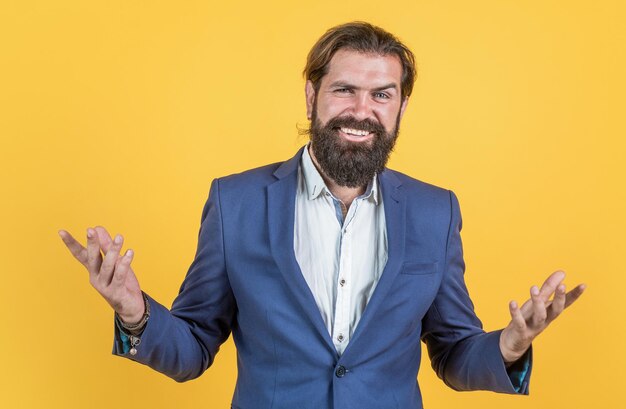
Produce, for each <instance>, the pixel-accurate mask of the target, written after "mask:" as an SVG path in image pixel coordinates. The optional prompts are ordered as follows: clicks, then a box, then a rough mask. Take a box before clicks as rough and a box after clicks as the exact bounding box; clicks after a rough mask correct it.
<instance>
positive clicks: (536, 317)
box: [530, 285, 547, 327]
mask: <svg viewBox="0 0 626 409" xmlns="http://www.w3.org/2000/svg"><path fill="white" fill-rule="evenodd" d="M530 298H531V300H532V305H533V308H532V309H533V315H532V318H531V321H532V325H533V326H534V327H541V326H542V325H543V324H544V322H545V321H546V318H547V313H546V306H545V303H544V302H543V298H542V297H541V292H540V291H539V288H538V287H537V286H536V285H533V286H532V287H531V289H530Z"/></svg>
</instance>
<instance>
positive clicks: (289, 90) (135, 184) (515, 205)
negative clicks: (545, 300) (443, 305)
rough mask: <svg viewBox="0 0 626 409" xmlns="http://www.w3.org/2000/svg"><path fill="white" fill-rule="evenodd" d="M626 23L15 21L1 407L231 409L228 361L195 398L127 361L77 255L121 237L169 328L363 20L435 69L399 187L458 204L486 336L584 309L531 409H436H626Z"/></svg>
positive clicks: (406, 9)
mask: <svg viewBox="0 0 626 409" xmlns="http://www.w3.org/2000/svg"><path fill="white" fill-rule="evenodd" d="M624 11H625V10H624V6H623V2H621V1H618V0H615V1H597V2H589V1H566V0H563V1H521V0H520V1H506V0H502V1H497V0H492V1H474V2H468V1H461V0H459V1H434V0H433V1H408V0H407V1H395V0H389V1H384V2H381V1H371V0H362V1H347V2H341V1H329V0H318V1H313V2H292V1H264V2H253V1H249V2H211V1H169V2H168V1H132V0H127V1H118V0H116V1H113V0H111V1H78V0H76V1H69V0H54V1H52V0H50V1H30V0H23V1H17V0H16V1H11V0H1V1H0V189H1V190H2V195H1V198H2V199H1V200H0V222H1V226H2V234H0V260H1V263H2V264H1V267H0V271H1V272H2V280H1V282H0V302H1V303H2V304H1V308H0V317H1V321H0V325H1V330H0V331H1V334H0V354H1V360H0V362H1V364H2V370H1V371H0V407H2V408H114V407H116V408H119V407H128V408H130V407H133V408H169V407H176V408H201V407H203V408H226V407H229V403H230V399H231V395H232V391H233V387H234V382H235V379H236V352H235V348H234V346H233V344H232V341H231V340H229V341H228V342H227V343H226V344H225V345H224V346H223V348H222V350H221V351H220V353H219V354H218V357H217V361H216V363H215V365H214V366H213V367H212V368H210V369H209V371H208V372H206V373H205V374H204V375H203V376H202V377H201V378H199V379H197V380H194V381H191V382H188V383H185V384H178V383H176V382H174V381H173V380H170V379H169V378H166V377H165V376H163V375H161V374H159V373H156V372H154V371H152V370H150V369H149V368H147V367H144V366H142V365H139V364H136V363H133V362H131V361H129V360H126V359H122V358H118V357H114V356H112V355H111V348H112V342H113V314H112V311H111V310H110V308H109V307H108V306H107V305H106V303H105V302H104V301H103V300H101V299H100V298H99V296H98V295H97V293H96V292H95V291H94V290H93V289H92V288H91V287H90V285H89V283H88V279H87V273H86V271H84V269H83V268H82V267H81V266H80V265H79V264H78V263H77V262H76V261H75V260H73V258H72V257H71V256H70V254H69V252H67V250H66V249H65V247H64V246H63V244H62V242H61V240H60V239H59V237H58V236H57V230H58V229H61V228H64V229H67V230H69V231H70V232H72V233H74V234H75V235H76V236H78V237H80V239H81V241H83V242H84V235H85V229H86V228H87V227H88V226H94V225H97V224H102V225H104V226H106V227H107V228H109V229H110V230H112V232H114V233H115V232H120V233H122V234H123V235H124V236H125V238H126V244H127V247H132V248H133V249H134V250H135V252H136V257H135V261H134V268H135V271H136V272H137V274H138V277H139V280H140V283H141V284H142V287H143V289H144V290H145V291H146V292H148V293H149V294H151V295H152V296H153V297H155V298H156V299H157V300H160V302H161V303H163V304H165V305H167V306H169V305H171V302H172V300H173V299H174V297H175V296H176V294H177V292H178V288H179V285H180V283H181V281H182V279H183V277H184V275H185V273H186V271H187V268H188V266H189V264H190V263H191V261H192V259H193V255H194V252H195V246H196V237H197V232H198V228H199V220H200V213H201V210H202V206H203V204H204V201H205V200H206V197H207V193H208V188H209V184H210V181H211V180H212V179H213V178H215V177H219V176H223V175H226V174H230V173H234V172H239V171H242V170H245V169H248V168H251V167H255V166H260V165H263V164H266V163H270V162H275V161H280V160H285V159H287V158H289V157H291V156H292V155H293V154H294V153H295V151H296V149H297V148H298V147H300V146H301V145H303V144H304V143H306V140H305V139H304V138H303V137H300V136H298V133H297V127H298V126H300V127H302V126H306V124H307V121H306V116H305V105H304V93H303V89H304V81H303V79H302V77H301V71H302V68H303V66H304V62H305V58H306V54H307V52H308V50H309V49H310V47H311V46H312V45H313V43H314V42H315V40H316V39H317V38H318V37H319V36H320V35H321V34H322V33H323V32H324V31H325V30H326V29H327V28H329V27H331V26H333V25H335V24H339V23H343V22H346V21H351V20H366V21H370V22H372V23H374V24H377V25H380V26H382V27H384V28H386V29H388V30H390V31H391V32H393V33H395V34H396V35H398V36H399V37H400V38H401V39H402V40H404V41H405V42H406V43H407V44H408V45H409V46H410V47H411V48H412V49H413V50H414V52H415V54H416V55H417V60H418V65H419V79H418V81H417V83H416V87H415V91H414V94H413V96H412V97H411V101H410V103H409V106H408V110H407V112H406V114H405V117H404V121H403V123H402V126H401V136H400V140H399V143H398V145H397V148H396V152H395V153H394V155H393V156H392V159H391V161H390V167H393V168H395V169H397V170H400V171H402V172H405V173H408V174H410V175H412V176H414V177H416V178H419V179H422V180H425V181H427V182H430V183H434V184H437V185H440V186H444V187H447V188H450V189H452V190H454V191H455V192H456V193H457V195H458V197H459V199H460V202H461V209H462V212H463V216H464V229H463V239H464V245H465V252H466V262H467V274H466V279H467V284H468V287H469V290H470V293H471V295H472V297H473V299H474V301H475V304H476V310H477V313H478V315H479V316H480V317H481V319H482V320H483V323H484V325H485V327H486V329H488V330H493V329H497V328H501V327H503V326H504V325H506V323H507V322H508V320H509V317H508V309H507V302H508V301H509V300H510V299H517V300H518V301H523V300H525V299H526V298H527V294H528V289H529V288H530V286H531V285H532V284H540V283H541V282H542V281H543V279H544V278H545V277H546V276H547V275H548V274H549V273H551V272H552V271H554V270H556V269H558V268H562V269H565V270H566V271H567V272H568V278H567V280H566V281H567V283H568V284H569V285H574V284H577V283H579V282H585V283H587V284H588V290H587V292H586V294H585V295H584V296H583V297H582V298H581V299H580V301H578V303H577V304H575V305H573V306H572V307H571V309H570V310H567V311H566V312H565V313H564V315H563V316H561V317H560V318H559V319H558V321H557V322H555V323H554V324H553V326H552V327H551V328H550V329H549V330H548V331H547V332H546V333H544V334H542V335H541V336H540V337H539V338H538V339H537V340H536V342H535V343H534V348H535V361H534V371H533V376H532V380H531V385H530V390H531V394H530V396H529V397H516V396H504V395H497V394H494V393H490V392H472V393H458V392H454V391H452V390H450V389H447V388H446V387H445V386H444V385H443V383H442V382H441V381H440V380H438V379H437V378H436V376H435V375H434V373H433V371H432V370H431V369H430V364H429V361H428V358H427V357H425V358H424V361H423V365H422V370H421V371H420V375H419V380H420V385H421V387H422V390H423V395H424V403H425V405H426V407H427V408H429V409H436V408H456V407H464V408H467V409H470V408H501V407H506V408H551V409H552V408H587V407H591V406H595V407H601V408H610V407H616V406H619V403H620V402H621V401H622V400H623V398H620V397H619V396H620V395H621V388H622V387H623V375H624V368H625V367H626V357H625V353H624V349H625V348H624V347H625V346H626V345H625V341H624V338H625V336H626V330H625V325H624V316H625V314H626V310H625V308H624V298H625V297H624V296H623V294H624V285H625V284H626V279H625V271H624V268H623V260H624V248H625V240H624V232H625V231H626V215H625V214H626V195H625V193H624V187H625V183H624V176H625V175H626V166H625V164H624V161H625V151H626V149H625V147H626V145H625V143H624V136H625V135H626V132H625V130H626V129H625V126H624V108H625V106H624V95H625V91H626V88H625V86H624V85H625V81H624V78H623V76H624V72H626V67H625V64H624V62H625V59H626V58H625V57H626V56H625V53H624V44H625V42H626V31H625V29H624V21H625V18H626V15H625V13H624Z"/></svg>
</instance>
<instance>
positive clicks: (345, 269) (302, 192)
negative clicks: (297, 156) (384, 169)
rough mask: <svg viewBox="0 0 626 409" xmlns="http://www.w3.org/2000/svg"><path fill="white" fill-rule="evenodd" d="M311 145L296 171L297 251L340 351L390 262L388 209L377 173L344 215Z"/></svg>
mask: <svg viewBox="0 0 626 409" xmlns="http://www.w3.org/2000/svg"><path fill="white" fill-rule="evenodd" d="M308 149H309V146H307V147H306V148H305V149H304V152H303V154H302V160H301V162H300V167H299V170H298V190H297V194H296V209H295V212H296V213H295V226H294V229H295V230H294V250H295V254H296V259H297V260H298V264H299V265H300V269H301V270H302V274H303V275H304V279H305V280H306V282H307V284H308V285H309V288H310V289H311V292H312V293H313V297H314V298H315V301H316V303H317V307H318V308H319V311H320V314H321V315H322V318H323V319H324V323H325V324H326V328H327V329H328V333H329V334H330V336H331V337H332V340H333V343H334V344H335V348H336V349H337V352H338V353H339V355H341V354H342V353H343V351H344V350H345V349H346V347H347V346H348V343H349V341H350V337H351V336H352V334H353V333H354V330H355V328H356V326H357V324H358V323H359V320H360V319H361V315H362V314H363V311H364V310H365V306H366V305H367V302H368V301H369V300H370V298H371V296H372V294H373V293H374V289H375V288H376V284H377V283H378V280H379V278H380V275H381V274H382V271H383V268H384V267H385V264H386V263H387V228H386V225H385V212H384V206H383V201H382V195H381V194H380V191H379V187H378V182H377V178H376V177H374V178H373V179H372V181H371V182H370V183H369V184H368V187H367V190H366V191H365V193H364V194H363V195H361V196H359V197H357V198H356V199H355V200H354V201H353V202H352V204H351V205H350V208H349V209H348V212H347V213H346V215H345V218H344V215H343V213H344V212H342V206H343V204H342V203H341V201H340V200H339V199H337V198H335V197H334V196H333V195H332V193H331V192H330V190H329V189H328V188H327V187H326V184H325V183H324V180H323V179H322V176H321V175H320V173H319V172H318V171H317V169H316V167H315V165H314V164H313V161H312V159H311V156H310V155H309V151H308ZM344 208H345V206H344Z"/></svg>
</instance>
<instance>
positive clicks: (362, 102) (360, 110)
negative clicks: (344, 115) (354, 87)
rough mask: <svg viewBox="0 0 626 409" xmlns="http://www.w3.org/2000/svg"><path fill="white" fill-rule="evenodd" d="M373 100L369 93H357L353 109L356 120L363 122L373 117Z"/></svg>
mask: <svg viewBox="0 0 626 409" xmlns="http://www.w3.org/2000/svg"><path fill="white" fill-rule="evenodd" d="M371 102H372V101H371V100H370V98H369V95H367V93H365V92H362V93H356V94H355V95H354V99H353V104H352V107H351V111H352V115H353V116H354V118H355V119H357V120H359V121H362V120H364V119H368V118H371V117H372V106H371Z"/></svg>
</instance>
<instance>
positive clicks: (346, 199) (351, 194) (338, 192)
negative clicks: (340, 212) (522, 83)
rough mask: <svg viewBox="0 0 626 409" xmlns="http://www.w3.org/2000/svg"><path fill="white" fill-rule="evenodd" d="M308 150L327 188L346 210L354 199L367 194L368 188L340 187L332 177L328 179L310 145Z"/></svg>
mask: <svg viewBox="0 0 626 409" xmlns="http://www.w3.org/2000/svg"><path fill="white" fill-rule="evenodd" d="M308 149H309V155H311V159H312V160H313V164H314V165H315V168H316V169H317V171H318V172H319V173H320V175H321V176H322V179H324V182H325V183H326V186H327V187H328V189H329V190H330V192H331V193H332V194H333V196H335V197H336V198H337V199H339V200H341V201H342V202H343V204H344V205H345V206H346V208H348V207H350V205H351V204H352V201H353V200H354V199H356V198H357V197H359V196H361V195H362V194H363V193H365V188H366V187H367V186H359V187H346V186H340V185H338V184H337V183H336V182H335V181H334V180H333V179H331V178H330V177H328V175H326V173H324V170H323V169H322V168H321V166H320V165H319V163H318V162H317V158H316V157H315V153H314V152H313V149H311V146H310V145H309V147H308Z"/></svg>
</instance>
